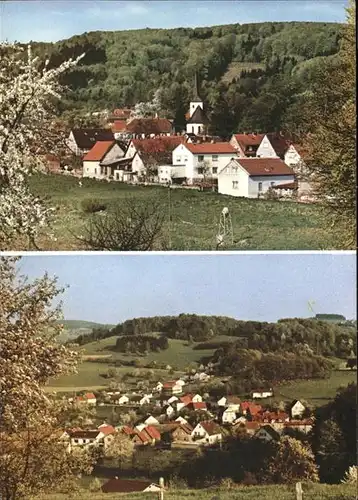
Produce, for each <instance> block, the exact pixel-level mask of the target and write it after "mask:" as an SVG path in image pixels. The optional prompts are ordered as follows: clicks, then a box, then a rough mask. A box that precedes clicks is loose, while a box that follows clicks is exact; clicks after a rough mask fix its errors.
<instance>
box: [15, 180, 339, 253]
mask: <svg viewBox="0 0 358 500" xmlns="http://www.w3.org/2000/svg"><path fill="white" fill-rule="evenodd" d="M30 180H31V189H32V191H33V192H34V193H36V194H37V195H39V196H41V197H46V198H47V199H48V201H49V203H50V205H51V206H54V207H56V214H55V221H54V223H53V226H52V230H51V236H49V235H46V234H43V235H42V236H41V237H39V239H38V245H39V247H40V249H42V250H80V249H83V246H82V243H81V242H80V241H79V240H78V237H80V236H81V235H82V234H83V226H84V224H85V223H86V222H88V220H89V217H90V215H87V214H85V213H84V212H83V210H82V205H81V203H82V202H83V200H88V199H95V200H99V201H100V202H103V203H104V204H106V205H107V208H110V207H113V206H114V205H120V204H121V202H123V200H124V199H126V198H128V197H133V198H135V199H136V200H147V199H153V198H155V199H159V200H161V201H162V203H163V210H164V211H166V212H168V214H169V193H168V189H166V188H164V187H160V186H133V185H128V184H124V183H114V182H113V183H107V182H100V181H94V180H90V179H84V180H83V181H82V184H83V185H82V187H80V186H79V184H78V179H76V178H73V177H70V176H68V177H66V176H63V175H35V176H33V177H32V178H31V179H30ZM170 198H171V203H170V212H171V223H170V228H169V222H168V218H166V222H165V223H164V229H163V238H162V240H163V241H162V244H161V246H159V247H158V249H159V250H160V249H166V250H215V249H216V234H217V231H218V225H219V218H220V214H221V211H222V209H223V208H224V207H225V206H227V207H228V208H229V210H230V212H231V216H232V223H233V232H234V245H228V246H227V247H226V249H227V250H293V249H294V250H328V249H331V248H334V237H333V235H332V234H330V232H329V231H328V230H327V227H326V225H325V224H324V221H323V219H321V217H320V214H321V211H320V207H318V206H316V205H305V204H301V203H295V202H277V201H266V200H253V199H247V198H232V197H229V196H224V195H219V194H217V193H212V192H199V191H194V190H186V189H172V190H171V191H170ZM169 230H170V235H171V238H170V239H171V246H170V245H169ZM13 249H14V250H15V248H13ZM22 249H26V247H25V246H24V243H23V242H21V241H18V242H17V243H16V250H22Z"/></svg>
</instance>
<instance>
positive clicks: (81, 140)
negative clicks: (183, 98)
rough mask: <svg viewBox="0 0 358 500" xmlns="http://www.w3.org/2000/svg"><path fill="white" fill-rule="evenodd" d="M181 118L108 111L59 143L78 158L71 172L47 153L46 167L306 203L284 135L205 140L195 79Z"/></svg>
mask: <svg viewBox="0 0 358 500" xmlns="http://www.w3.org/2000/svg"><path fill="white" fill-rule="evenodd" d="M95 114H96V115H99V114H100V113H95ZM133 114H134V116H133ZM185 118H186V129H185V130H182V131H180V132H178V131H175V128H174V125H173V122H172V121H171V120H168V119H166V118H159V117H158V114H157V113H156V114H155V115H154V116H151V117H147V116H146V117H141V118H137V117H135V113H133V110H132V109H127V108H124V109H115V110H114V111H113V112H112V113H107V114H105V120H104V121H105V122H106V125H105V127H104V128H73V129H72V130H71V131H70V133H69V136H68V137H67V140H66V146H67V148H68V150H70V151H71V154H72V155H74V156H75V157H76V158H77V159H78V161H77V163H76V166H75V167H73V166H71V164H70V162H69V163H66V162H65V163H64V162H63V161H62V162H61V161H60V160H59V158H57V157H56V156H53V155H47V156H46V164H47V169H48V171H51V172H56V173H59V172H61V173H66V174H72V175H76V176H78V177H83V178H90V179H96V180H98V181H107V182H111V181H117V182H125V183H129V184H145V185H147V184H158V185H162V186H170V187H185V188H191V189H200V190H203V189H211V190H214V191H217V192H218V193H220V194H225V195H230V196H234V197H246V198H265V197H270V199H273V198H281V199H293V198H294V199H295V200H298V201H302V202H309V201H314V197H313V194H312V187H311V185H310V184H309V183H308V182H307V179H306V178H305V167H304V158H303V156H304V155H303V152H302V148H301V147H300V146H298V145H297V144H294V143H293V142H292V141H291V140H290V139H289V138H288V137H286V136H285V134H283V133H281V132H274V133H273V132H267V133H246V132H244V133H237V134H236V133H235V134H233V135H232V137H231V138H230V140H226V141H224V140H223V139H222V138H221V137H216V136H215V137H214V136H210V135H208V133H207V130H208V125H209V119H208V117H207V113H206V111H205V109H204V103H203V100H202V99H201V98H200V96H199V91H198V88H197V80H196V79H195V85H194V91H193V96H192V101H191V102H190V107H189V110H188V112H187V114H186V116H185ZM72 163H73V162H72Z"/></svg>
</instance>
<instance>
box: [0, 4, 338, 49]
mask: <svg viewBox="0 0 358 500" xmlns="http://www.w3.org/2000/svg"><path fill="white" fill-rule="evenodd" d="M346 6H347V0H231V1H227V0H209V1H202V0H198V1H196V0H189V1H187V0H177V1H173V0H161V1H156V0H153V1H144V0H143V1H141V0H132V1H116V0H97V1H95V0H90V1H88V0H72V1H70V0H62V1H56V0H38V1H33V0H25V1H21V0H0V40H2V41H5V40H7V41H10V42H13V41H18V42H22V43H26V42H29V41H31V40H32V41H43V42H55V41H58V40H63V39H65V38H69V37H71V36H73V35H76V34H77V35H79V34H81V33H84V32H89V31H98V30H105V31H116V30H128V29H140V28H146V27H148V28H175V27H196V26H213V25H220V24H233V23H240V24H244V23H256V22H263V21H321V22H344V21H345V7H346Z"/></svg>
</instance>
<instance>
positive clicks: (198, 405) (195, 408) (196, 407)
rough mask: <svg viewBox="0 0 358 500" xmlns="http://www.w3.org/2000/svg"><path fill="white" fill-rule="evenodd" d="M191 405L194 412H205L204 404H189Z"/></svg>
mask: <svg viewBox="0 0 358 500" xmlns="http://www.w3.org/2000/svg"><path fill="white" fill-rule="evenodd" d="M190 404H192V405H193V408H194V410H206V403H204V402H200V403H190Z"/></svg>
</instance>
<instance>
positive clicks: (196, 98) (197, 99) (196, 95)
mask: <svg viewBox="0 0 358 500" xmlns="http://www.w3.org/2000/svg"><path fill="white" fill-rule="evenodd" d="M193 90H194V92H193V99H192V101H191V102H203V101H202V99H201V97H200V96H199V83H198V73H197V72H196V71H195V75H194V89H193Z"/></svg>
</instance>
